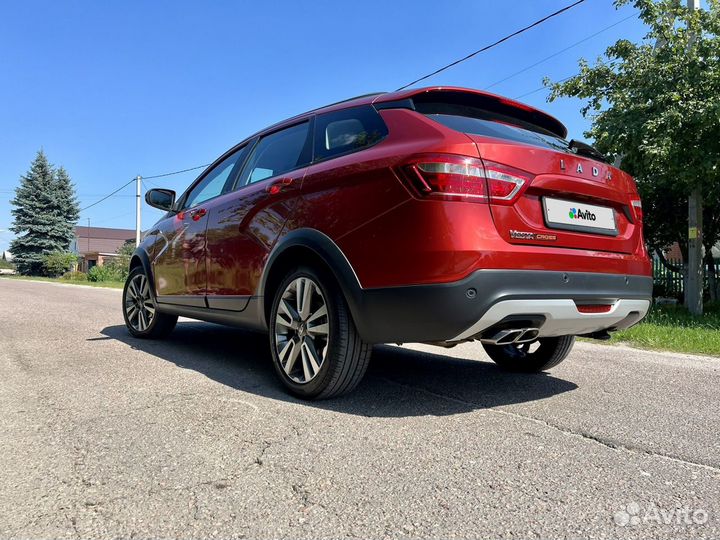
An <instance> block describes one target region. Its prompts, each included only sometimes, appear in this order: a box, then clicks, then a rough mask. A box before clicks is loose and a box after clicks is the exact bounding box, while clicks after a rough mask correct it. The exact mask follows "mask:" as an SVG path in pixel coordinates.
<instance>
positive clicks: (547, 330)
mask: <svg viewBox="0 0 720 540" xmlns="http://www.w3.org/2000/svg"><path fill="white" fill-rule="evenodd" d="M346 296H347V297H348V302H349V304H350V309H351V311H352V313H353V317H354V320H355V323H356V326H357V328H358V331H359V332H360V335H361V336H362V337H363V339H365V340H366V341H368V342H371V343H408V342H429V341H450V342H452V341H461V340H465V339H469V338H479V337H480V336H481V335H482V334H483V332H485V331H487V330H488V329H491V327H496V326H497V325H498V324H505V325H506V326H507V321H508V320H511V321H523V320H527V321H529V322H528V324H527V326H531V325H532V326H533V327H537V328H539V334H538V335H539V336H540V337H543V336H558V335H570V334H573V335H579V334H589V333H592V332H596V331H601V330H607V329H610V330H612V329H622V328H627V327H629V326H632V325H633V324H635V323H637V322H639V321H640V320H641V319H642V318H643V317H644V316H645V314H646V313H647V311H648V309H649V307H650V301H651V297H652V278H651V277H649V276H638V275H623V274H605V273H591V272H554V271H541V270H537V271H535V270H531V271H528V270H478V271H476V272H474V273H473V274H471V275H470V276H468V277H467V278H465V279H463V280H460V281H456V282H453V283H443V284H434V285H413V286H406V287H383V288H374V289H362V290H360V291H353V293H351V294H348V295H346ZM576 302H578V303H580V304H604V305H609V306H610V307H609V308H608V310H607V311H605V312H602V313H581V312H580V311H578V309H577V304H576ZM530 323H532V324H530ZM518 324H520V323H518ZM521 326H522V325H521ZM483 337H484V335H483Z"/></svg>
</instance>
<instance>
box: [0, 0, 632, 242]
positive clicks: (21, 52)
mask: <svg viewBox="0 0 720 540" xmlns="http://www.w3.org/2000/svg"><path fill="white" fill-rule="evenodd" d="M569 3H571V2H570V0H562V1H561V0H516V1H515V2H509V1H507V0H467V1H465V0H461V1H453V2H431V1H428V0H413V1H404V0H403V1H395V2H388V1H384V2H378V1H363V2H341V1H315V2H298V1H294V2H272V1H265V2H241V1H214V2H199V1H196V2H188V1H180V0H178V1H172V2H170V1H154V2H140V1H134V0H126V1H124V2H114V3H110V2H92V1H90V0H87V1H84V2H80V1H63V2H56V1H42V2H41V1H34V0H23V1H22V2H4V3H3V4H2V6H0V51H2V53H1V54H0V81H1V82H0V251H1V250H4V249H7V246H8V243H9V240H10V239H11V234H10V233H9V232H8V231H7V228H8V227H9V226H10V224H11V219H12V218H11V215H10V205H9V200H10V199H11V198H12V190H14V188H15V187H16V186H17V184H18V181H19V177H20V175H21V174H23V173H24V172H25V171H27V169H28V167H29V165H30V162H31V161H32V159H33V158H34V157H35V153H36V152H37V150H38V149H39V148H41V147H42V148H43V149H44V150H45V152H46V153H47V155H48V157H49V158H50V160H51V161H52V162H53V163H55V164H57V165H63V166H65V168H66V169H67V170H68V172H69V173H70V175H71V176H72V178H73V181H74V182H75V184H76V186H77V192H78V194H79V198H80V201H81V206H83V207H84V206H87V205H88V204H91V203H93V202H94V201H97V200H98V199H99V198H101V197H102V196H103V195H106V194H107V193H109V192H111V191H113V190H114V189H116V188H117V187H119V186H120V185H122V184H123V183H125V182H127V181H128V180H130V179H131V178H132V177H134V176H135V175H138V174H140V175H144V176H150V175H154V174H158V173H163V172H167V171H173V170H178V169H184V168H187V167H192V166H195V165H200V164H204V163H208V162H210V161H212V160H213V159H214V158H215V157H217V156H218V155H219V154H221V153H222V152H224V151H225V150H226V149H228V148H229V147H231V146H232V145H234V144H235V143H236V142H238V141H240V140H241V139H243V138H244V137H246V136H247V135H249V134H251V133H252V132H254V131H257V130H258V129H261V128H263V127H265V126H267V125H269V124H271V123H273V122H275V121H278V120H282V119H283V118H286V117H288V116H291V115H293V114H297V113H300V112H303V111H305V110H308V109H311V108H314V107H317V106H321V105H324V104H327V103H330V102H333V101H338V100H341V99H345V98H347V97H351V96H354V95H358V94H364V93H368V92H377V91H383V90H393V89H395V88H397V87H399V86H401V85H403V84H405V83H407V82H409V81H411V80H414V79H416V78H418V77H419V76H421V75H423V74H425V73H427V72H430V71H432V70H434V69H436V68H437V67H440V66H441V65H443V64H445V63H448V62H450V61H452V60H454V59H456V58H458V57H461V56H464V55H465V54H467V53H469V52H471V51H473V50H476V49H478V48H480V47H482V46H484V45H486V44H488V43H490V42H492V41H494V40H496V39H498V38H499V37H502V36H503V35H505V34H508V33H510V32H512V31H514V30H516V29H518V28H520V27H521V26H524V25H526V24H528V23H530V22H532V21H534V20H536V19H538V18H540V17H542V16H544V15H546V14H548V13H550V12H552V11H555V10H556V9H559V8H561V7H563V6H565V5H568V4H569ZM633 12H634V9H633V8H632V7H624V8H622V9H621V10H615V9H614V7H613V5H612V1H611V0H587V1H586V2H585V3H584V4H581V5H580V6H578V7H576V8H574V9H572V10H571V11H569V12H567V13H565V14H563V15H561V16H559V17H557V18H555V19H553V20H551V21H549V22H547V23H546V24H544V25H542V26H540V27H538V28H536V29H533V30H531V31H529V32H527V33H526V34H523V35H521V36H519V37H517V38H515V39H512V40H511V41H509V42H506V43H504V44H502V45H500V46H499V47H497V48H496V49H493V50H491V51H489V52H487V53H483V54H481V55H479V56H477V57H475V58H473V59H471V60H470V61H468V62H465V63H464V64H461V65H459V66H456V67H454V68H452V69H450V70H448V71H446V72H444V73H442V74H440V75H438V76H436V77H434V78H432V79H430V80H428V81H425V82H424V83H423V85H425V84H432V85H435V84H438V85H439V84H442V85H457V86H468V87H473V88H485V87H487V86H489V85H491V84H493V83H494V82H496V81H498V80H501V79H503V78H505V77H506V76H508V75H511V74H513V73H515V72H517V71H519V70H521V69H523V68H525V67H527V66H530V65H532V64H534V63H535V62H537V61H539V60H542V59H543V58H545V57H547V56H549V55H551V54H554V53H556V52H558V51H560V50H562V49H564V48H566V47H568V46H570V45H573V44H574V43H576V42H578V41H580V40H583V39H585V38H587V37H588V36H590V35H592V34H594V33H596V32H597V31H598V30H601V29H603V28H605V27H607V26H609V25H612V24H613V23H615V22H618V21H621V20H622V19H624V18H626V17H628V16H630V15H632V14H633ZM644 33H645V30H644V28H643V26H642V24H641V23H640V22H639V21H638V20H637V19H636V18H635V17H631V18H630V19H628V20H625V21H624V22H621V23H620V24H617V25H616V26H614V27H613V28H610V29H609V30H607V31H604V32H602V33H600V34H599V35H597V36H595V37H593V38H592V39H589V40H588V41H585V42H584V43H582V44H580V45H578V46H576V47H573V48H571V49H569V50H567V51H565V52H563V53H561V54H559V55H558V56H556V57H555V58H553V59H552V60H549V61H547V62H544V63H542V64H540V65H538V66H535V67H533V68H531V69H529V70H527V71H525V72H523V73H522V74H521V75H518V76H516V77H513V78H511V79H509V80H507V81H505V82H503V83H502V84H499V85H497V86H494V87H493V88H492V89H491V91H493V92H496V93H499V94H503V95H506V96H508V97H518V96H523V95H524V94H527V93H528V92H532V91H533V90H536V89H538V88H540V87H541V86H542V83H541V81H542V78H543V77H544V76H549V77H551V78H552V79H555V80H558V79H562V78H565V77H567V76H569V75H572V74H574V73H575V71H576V66H577V60H578V58H580V57H585V58H588V59H594V58H596V57H597V56H598V55H600V54H601V53H602V52H603V51H604V50H605V48H606V47H607V46H608V45H610V44H611V43H614V42H615V41H616V40H617V39H619V38H628V39H631V40H639V39H640V38H642V36H643V35H644ZM546 96H547V91H545V90H543V91H539V92H534V93H531V94H529V95H524V97H522V101H525V102H526V103H529V104H532V105H536V106H539V107H541V108H543V109H544V110H546V111H548V112H550V113H551V114H553V115H555V116H556V117H558V118H559V119H561V120H562V121H563V122H565V123H566V124H567V125H568V127H569V129H570V134H571V135H575V136H578V135H581V134H582V132H583V131H584V130H585V129H586V128H587V122H586V121H585V120H583V119H582V117H581V116H580V114H579V102H577V101H575V100H569V99H565V100H561V101H558V102H555V103H552V104H548V103H546ZM197 172H199V171H196V172H195V173H186V174H181V175H177V176H172V177H169V178H166V179H158V180H154V181H153V182H155V183H158V184H162V185H163V187H170V188H173V189H176V190H178V191H182V190H183V189H184V188H185V187H186V186H187V185H188V184H189V183H190V182H191V181H192V179H193V178H194V176H195V174H196V173H197ZM133 190H134V186H129V187H128V188H126V189H125V190H124V191H122V192H121V193H120V194H119V195H118V196H115V197H113V198H111V199H109V200H108V201H106V202H104V203H102V204H99V205H97V206H95V207H93V208H91V209H90V210H88V211H86V212H83V214H82V216H81V224H83V225H85V224H87V218H90V224H91V225H93V226H99V227H127V228H133V227H134V224H135V214H134V199H133V194H134V191H133ZM159 215H160V213H159V212H158V211H156V210H153V209H151V208H148V207H147V206H145V205H144V204H143V228H146V227H147V226H149V225H150V224H151V223H153V222H154V221H156V220H157V218H158V217H159ZM3 229H4V230H3Z"/></svg>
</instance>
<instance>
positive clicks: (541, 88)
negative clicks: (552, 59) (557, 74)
mask: <svg viewBox="0 0 720 540" xmlns="http://www.w3.org/2000/svg"><path fill="white" fill-rule="evenodd" d="M573 77H575V75H570V76H569V77H565V78H564V79H560V80H559V81H558V83H564V82H565V81H569V80H570V79H572V78H573ZM547 88H548V87H547V86H541V87H540V88H536V89H535V90H531V91H530V92H526V93H524V94H521V95H519V96H515V97H514V98H513V99H522V98H524V97H527V96H530V95H532V94H536V93H537V92H540V90H545V89H547Z"/></svg>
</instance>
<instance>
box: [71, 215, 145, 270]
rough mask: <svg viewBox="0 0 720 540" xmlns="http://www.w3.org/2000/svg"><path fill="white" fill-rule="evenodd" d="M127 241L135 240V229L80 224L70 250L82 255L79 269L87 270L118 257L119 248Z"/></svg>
mask: <svg viewBox="0 0 720 540" xmlns="http://www.w3.org/2000/svg"><path fill="white" fill-rule="evenodd" d="M127 241H133V242H134V241H135V230H134V229H111V228H108V227H80V226H78V227H75V239H74V240H73V241H72V243H71V244H70V251H72V252H73V253H77V254H78V255H79V256H80V263H79V267H78V270H80V271H81V272H87V271H88V270H90V268H92V267H93V266H96V265H97V266H102V265H103V264H104V263H105V262H106V261H107V260H108V259H110V258H114V257H117V250H118V249H119V248H120V247H121V246H122V245H123V244H124V243H125V242H127Z"/></svg>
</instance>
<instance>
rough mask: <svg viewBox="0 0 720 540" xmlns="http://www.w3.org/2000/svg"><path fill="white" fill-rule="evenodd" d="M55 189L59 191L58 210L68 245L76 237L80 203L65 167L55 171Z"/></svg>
mask: <svg viewBox="0 0 720 540" xmlns="http://www.w3.org/2000/svg"><path fill="white" fill-rule="evenodd" d="M55 189H56V191H57V204H58V211H59V212H60V215H61V216H62V218H63V221H62V224H61V226H62V227H63V233H64V237H65V238H66V239H67V242H68V245H70V242H72V240H73V238H74V237H75V223H77V222H78V220H79V219H80V205H79V204H78V200H77V197H76V195H75V186H74V184H73V183H72V180H71V179H70V175H68V173H67V171H66V170H65V168H64V167H62V166H60V167H59V168H58V169H57V171H55Z"/></svg>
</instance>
